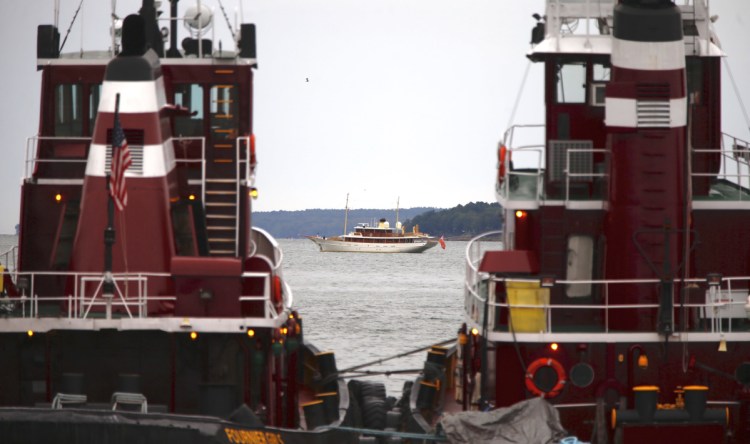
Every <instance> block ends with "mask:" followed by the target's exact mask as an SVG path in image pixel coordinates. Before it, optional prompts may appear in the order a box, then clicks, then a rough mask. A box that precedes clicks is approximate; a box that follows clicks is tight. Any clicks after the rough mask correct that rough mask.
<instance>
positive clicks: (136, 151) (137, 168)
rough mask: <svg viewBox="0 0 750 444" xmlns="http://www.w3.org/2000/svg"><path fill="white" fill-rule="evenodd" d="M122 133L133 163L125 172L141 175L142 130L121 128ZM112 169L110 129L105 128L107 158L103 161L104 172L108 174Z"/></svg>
mask: <svg viewBox="0 0 750 444" xmlns="http://www.w3.org/2000/svg"><path fill="white" fill-rule="evenodd" d="M122 131H123V132H124V133H125V140H127V141H128V148H129V149H130V158H131V159H132V160H133V163H132V164H131V165H130V168H128V169H127V172H128V173H130V174H133V175H136V176H142V175H143V142H144V140H145V139H144V136H143V130H142V129H131V128H123V129H122ZM111 169H112V128H107V157H106V158H105V160H104V171H105V172H110V171H111Z"/></svg>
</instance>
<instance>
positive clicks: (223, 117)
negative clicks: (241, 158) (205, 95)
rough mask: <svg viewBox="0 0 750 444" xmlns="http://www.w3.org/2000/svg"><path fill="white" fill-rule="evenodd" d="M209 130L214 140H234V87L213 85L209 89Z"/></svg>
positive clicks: (235, 126)
mask: <svg viewBox="0 0 750 444" xmlns="http://www.w3.org/2000/svg"><path fill="white" fill-rule="evenodd" d="M210 98H211V105H210V106H211V108H210V112H211V129H212V131H213V133H214V134H213V135H214V140H216V141H217V142H220V141H222V140H227V141H229V140H232V141H233V140H234V138H235V137H236V136H237V134H236V131H237V122H238V118H239V116H238V108H237V87H236V86H235V85H213V86H212V87H211V97H210Z"/></svg>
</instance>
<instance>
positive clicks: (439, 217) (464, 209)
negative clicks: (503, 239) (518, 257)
mask: <svg viewBox="0 0 750 444" xmlns="http://www.w3.org/2000/svg"><path fill="white" fill-rule="evenodd" d="M405 223H406V225H407V226H409V227H411V226H413V225H419V231H423V232H425V233H430V234H431V235H433V236H445V237H446V238H452V239H468V238H471V237H474V236H476V235H478V234H481V233H485V232H487V231H492V230H499V229H500V228H501V226H502V223H501V222H500V205H499V204H497V203H492V204H489V203H487V202H471V203H468V204H466V205H458V206H456V207H453V208H450V209H447V210H437V211H436V210H430V211H427V212H425V213H422V214H420V215H418V216H415V217H413V218H411V219H409V220H407V221H406V222H405Z"/></svg>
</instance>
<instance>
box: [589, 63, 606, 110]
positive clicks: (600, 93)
mask: <svg viewBox="0 0 750 444" xmlns="http://www.w3.org/2000/svg"><path fill="white" fill-rule="evenodd" d="M610 72H611V69H610V67H609V66H607V65H604V64H602V63H594V66H593V69H592V73H591V75H592V76H591V89H590V92H589V103H590V104H591V105H593V106H604V99H605V91H606V86H607V82H609V80H610Z"/></svg>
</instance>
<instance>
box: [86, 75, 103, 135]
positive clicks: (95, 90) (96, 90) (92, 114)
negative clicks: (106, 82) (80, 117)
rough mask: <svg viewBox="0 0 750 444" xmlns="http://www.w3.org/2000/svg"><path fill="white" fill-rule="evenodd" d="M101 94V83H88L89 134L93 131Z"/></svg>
mask: <svg viewBox="0 0 750 444" xmlns="http://www.w3.org/2000/svg"><path fill="white" fill-rule="evenodd" d="M101 95H102V85H101V83H99V84H95V85H89V135H91V134H93V133H94V124H95V123H96V114H97V113H98V112H99V99H100V98H101Z"/></svg>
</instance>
